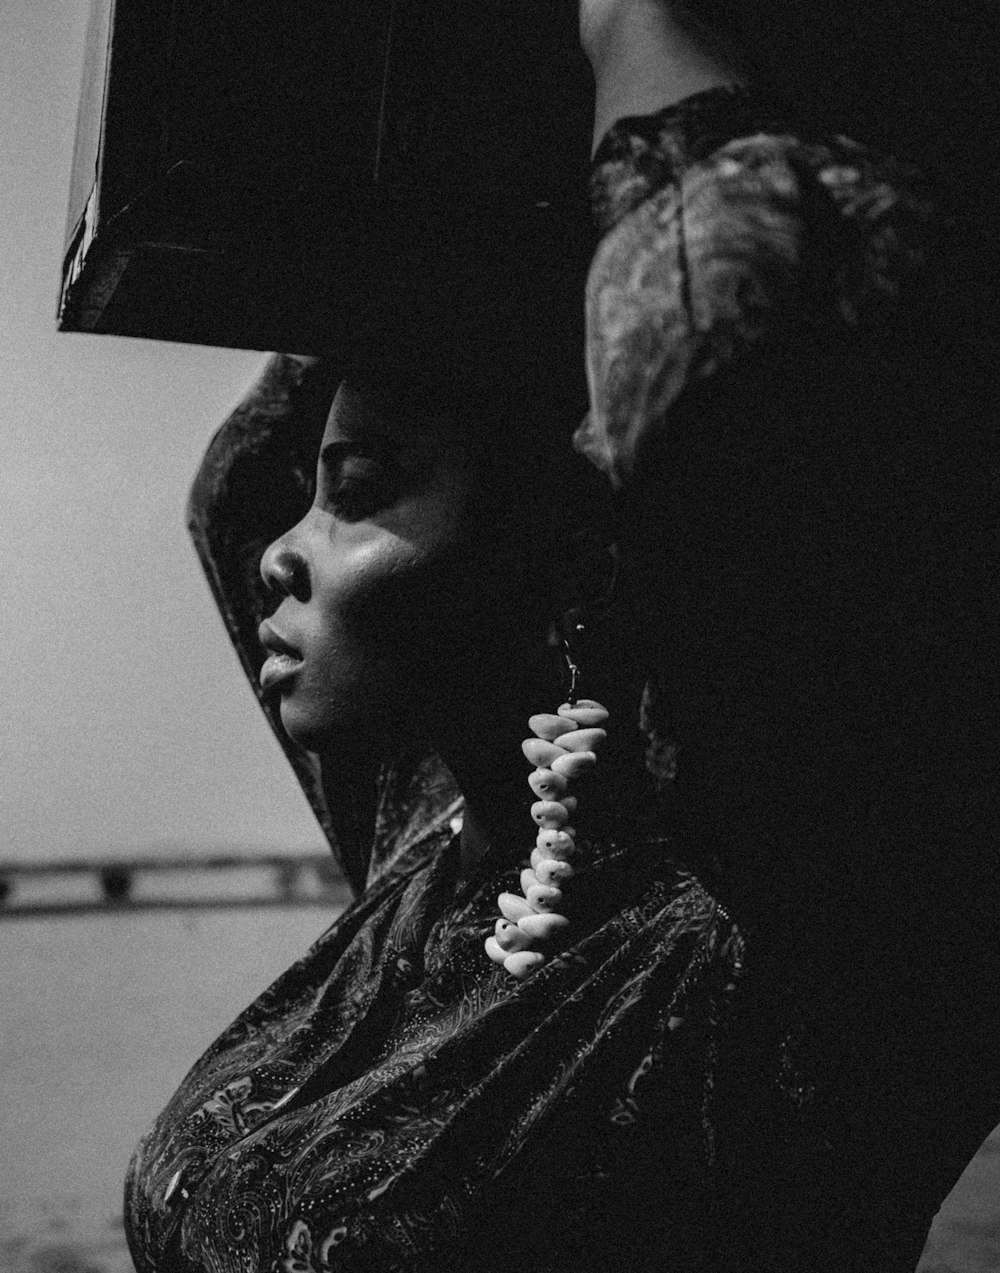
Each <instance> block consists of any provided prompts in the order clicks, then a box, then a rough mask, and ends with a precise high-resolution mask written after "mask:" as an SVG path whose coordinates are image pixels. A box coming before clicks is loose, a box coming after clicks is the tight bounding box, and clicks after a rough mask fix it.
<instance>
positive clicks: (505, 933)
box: [486, 694, 608, 981]
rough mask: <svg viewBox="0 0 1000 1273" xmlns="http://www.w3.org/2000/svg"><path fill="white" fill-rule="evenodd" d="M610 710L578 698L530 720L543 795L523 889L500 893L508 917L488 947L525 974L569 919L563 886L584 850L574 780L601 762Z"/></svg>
mask: <svg viewBox="0 0 1000 1273" xmlns="http://www.w3.org/2000/svg"><path fill="white" fill-rule="evenodd" d="M607 719H608V713H607V711H606V710H605V709H604V708H603V707H602V706H601V705H600V703H596V702H594V700H593V699H589V698H581V699H575V700H574V699H572V694H571V701H570V702H568V703H563V705H562V706H561V707H559V708H558V709H557V711H556V712H555V713H548V712H540V713H539V714H538V715H537V716H532V717H531V718H530V719H529V721H528V728H529V729H530V730H531V732H532V735H533V737H531V738H527V739H525V741H524V742H523V743H522V744H521V750H522V751H523V752H524V755H525V757H526V759H527V760H528V761H529V762H530V763H531V764H532V765H534V766H535V769H534V770H533V772H532V773H531V774H530V775H529V777H528V785H529V786H530V787H531V790H532V791H533V792H534V793H535V795H536V796H537V797H538V799H537V800H536V801H535V803H534V804H533V805H532V806H531V816H532V818H533V819H534V821H535V823H536V824H537V826H538V835H537V837H536V839H535V847H534V849H533V850H532V852H531V865H530V866H527V867H525V868H524V870H523V871H522V872H521V892H522V893H523V896H520V895H519V894H517V893H501V894H500V896H499V898H498V899H497V904H498V906H499V908H500V914H501V918H500V919H498V920H497V923H496V929H495V930H494V933H493V935H492V936H491V937H487V939H486V953H487V954H488V955H489V957H490V958H491V959H492V960H493V962H494V963H497V964H502V965H503V966H504V968H505V969H506V970H507V972H509V973H510V975H511V976H512V977H516V978H517V979H518V980H519V981H523V980H524V979H525V978H526V977H529V976H530V975H531V974H532V973H533V972H534V971H535V969H536V968H540V967H541V965H542V964H543V963H544V962H545V955H544V954H543V953H542V951H541V950H540V949H538V947H540V946H544V945H545V944H546V943H547V942H549V941H551V939H552V938H553V937H555V936H556V935H557V934H558V933H560V932H561V931H562V930H563V929H565V928H567V927H569V920H568V919H567V918H566V917H565V915H561V914H559V913H558V908H559V907H560V906H561V904H562V900H563V893H562V886H563V885H564V884H566V883H567V882H568V881H569V880H570V879H572V877H573V860H574V859H575V857H576V856H577V846H576V831H575V830H574V828H573V827H572V826H571V825H570V818H571V815H572V814H573V813H574V812H575V811H576V803H577V800H576V796H573V795H569V794H568V791H569V787H570V784H571V782H572V781H573V780H574V779H576V778H579V777H581V776H582V775H583V774H586V773H587V772H588V771H589V770H591V769H592V768H593V767H594V765H595V764H596V763H597V752H598V749H599V748H600V747H601V745H602V744H603V742H604V740H605V738H606V737H607V734H606V733H605V731H604V730H603V729H601V728H600V726H601V725H602V724H603V723H604V722H605V721H606V720H607Z"/></svg>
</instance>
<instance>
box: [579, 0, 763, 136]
mask: <svg viewBox="0 0 1000 1273" xmlns="http://www.w3.org/2000/svg"><path fill="white" fill-rule="evenodd" d="M580 42H581V44H582V46H583V50H584V52H585V53H586V55H587V57H588V59H589V60H590V64H591V67H592V68H593V71H594V84H595V102H594V150H595V151H596V149H597V147H598V145H599V144H600V142H601V139H602V138H603V137H604V135H605V133H606V132H607V131H608V129H609V128H610V127H611V125H612V124H614V123H615V122H616V121H617V120H619V119H624V118H625V117H626V116H628V115H650V114H652V113H653V112H654V111H658V110H661V109H662V108H663V107H665V106H672V105H673V104H674V103H675V102H679V101H681V100H682V99H683V98H685V97H691V96H693V95H694V94H695V93H701V92H704V91H705V90H706V89H710V88H718V87H720V86H721V85H724V84H739V83H743V81H744V75H743V72H742V70H741V69H740V64H739V58H738V56H737V54H736V53H735V51H734V50H732V49H730V48H728V47H727V46H726V45H725V43H724V42H723V41H722V40H721V39H720V38H719V36H718V35H716V34H715V33H714V32H713V31H711V30H710V29H709V28H708V27H707V26H706V25H705V24H704V23H703V22H701V21H700V20H699V19H698V17H697V16H696V15H695V14H693V13H691V12H690V11H689V10H688V9H687V7H686V6H684V5H683V4H680V3H677V2H676V0H581V3H580Z"/></svg>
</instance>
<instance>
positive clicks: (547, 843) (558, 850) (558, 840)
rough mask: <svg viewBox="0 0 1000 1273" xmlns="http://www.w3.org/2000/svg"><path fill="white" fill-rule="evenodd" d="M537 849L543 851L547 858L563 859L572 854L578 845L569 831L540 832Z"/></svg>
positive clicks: (536, 843) (537, 838)
mask: <svg viewBox="0 0 1000 1273" xmlns="http://www.w3.org/2000/svg"><path fill="white" fill-rule="evenodd" d="M535 847H536V848H539V849H541V851H542V852H543V853H544V854H545V856H546V857H550V858H561V857H566V856H567V855H568V854H571V853H572V852H573V850H574V849H575V848H576V845H575V844H574V843H573V837H572V836H571V835H570V834H569V832H568V831H539V833H538V835H537V836H536V837H535Z"/></svg>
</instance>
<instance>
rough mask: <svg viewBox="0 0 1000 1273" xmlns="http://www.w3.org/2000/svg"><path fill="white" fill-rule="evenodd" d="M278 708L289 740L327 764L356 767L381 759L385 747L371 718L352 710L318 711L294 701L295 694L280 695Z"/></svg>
mask: <svg viewBox="0 0 1000 1273" xmlns="http://www.w3.org/2000/svg"><path fill="white" fill-rule="evenodd" d="M279 710H280V713H281V723H282V725H283V727H284V730H285V733H286V734H287V735H288V737H289V738H290V739H291V740H292V742H294V743H296V744H297V745H298V746H299V747H301V748H302V749H303V750H304V751H308V752H312V753H314V754H315V755H318V756H321V757H322V758H323V760H324V761H325V762H327V763H328V764H331V765H343V766H356V765H360V764H363V763H365V762H370V761H371V760H372V759H373V758H374V759H378V758H380V756H381V753H382V752H383V751H384V750H385V747H384V745H383V744H382V742H381V740H380V739H379V738H378V737H377V736H376V734H377V731H373V729H372V728H371V724H372V722H371V720H370V719H365V718H363V717H361V718H359V716H358V715H357V714H355V713H340V712H338V713H335V714H332V715H331V714H328V713H326V712H322V711H317V710H316V709H315V707H314V706H312V705H305V704H302V703H299V702H297V701H296V699H295V696H294V695H289V696H287V697H283V698H282V700H281V706H280V709H279Z"/></svg>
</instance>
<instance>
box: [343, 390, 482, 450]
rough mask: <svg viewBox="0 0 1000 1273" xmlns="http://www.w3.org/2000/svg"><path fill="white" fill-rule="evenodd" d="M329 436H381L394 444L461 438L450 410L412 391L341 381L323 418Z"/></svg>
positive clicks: (447, 440) (453, 440) (451, 440)
mask: <svg viewBox="0 0 1000 1273" xmlns="http://www.w3.org/2000/svg"><path fill="white" fill-rule="evenodd" d="M326 433H327V436H328V437H331V436H333V437H338V438H354V437H361V436H365V437H371V436H373V435H375V436H377V437H380V438H383V439H384V440H385V441H387V442H395V443H397V444H402V443H406V442H408V441H415V440H417V439H422V440H428V439H431V440H436V441H439V442H455V441H458V440H459V439H460V430H459V429H458V427H457V424H456V420H455V417H454V415H453V413H451V412H449V411H448V410H447V409H446V408H444V407H443V406H441V407H438V408H435V407H433V406H430V405H428V404H427V403H426V402H421V401H420V400H419V399H418V398H417V396H416V395H415V394H412V395H411V394H407V393H404V392H402V391H400V390H398V389H378V388H375V387H372V386H370V385H366V384H363V383H360V382H358V381H348V380H344V381H342V382H341V384H340V387H339V388H338V389H337V393H336V396H335V397H334V400H333V405H332V406H331V408H330V414H329V415H328V417H327V421H326Z"/></svg>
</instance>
